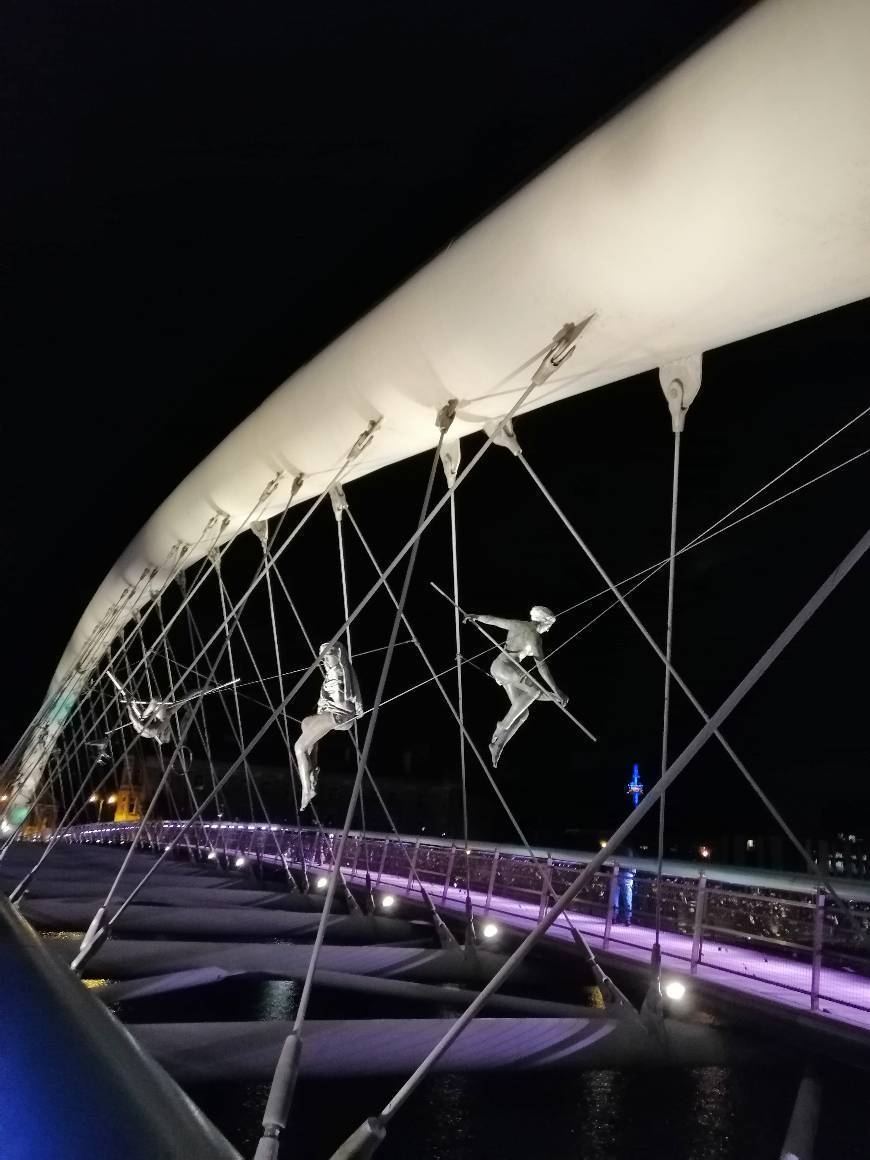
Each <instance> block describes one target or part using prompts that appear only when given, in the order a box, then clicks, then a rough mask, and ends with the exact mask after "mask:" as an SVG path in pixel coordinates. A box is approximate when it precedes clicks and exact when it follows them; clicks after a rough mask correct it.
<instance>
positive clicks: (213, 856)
mask: <svg viewBox="0 0 870 1160" xmlns="http://www.w3.org/2000/svg"><path fill="white" fill-rule="evenodd" d="M208 861H209V862H216V861H217V854H216V853H215V852H214V850H209V852H208Z"/></svg>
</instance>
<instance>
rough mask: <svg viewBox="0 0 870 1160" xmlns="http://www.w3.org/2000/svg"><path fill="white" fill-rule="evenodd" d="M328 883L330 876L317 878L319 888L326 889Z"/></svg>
mask: <svg viewBox="0 0 870 1160" xmlns="http://www.w3.org/2000/svg"><path fill="white" fill-rule="evenodd" d="M328 884H329V879H328V878H318V879H317V889H318V890H325V889H326V887H327V885H328Z"/></svg>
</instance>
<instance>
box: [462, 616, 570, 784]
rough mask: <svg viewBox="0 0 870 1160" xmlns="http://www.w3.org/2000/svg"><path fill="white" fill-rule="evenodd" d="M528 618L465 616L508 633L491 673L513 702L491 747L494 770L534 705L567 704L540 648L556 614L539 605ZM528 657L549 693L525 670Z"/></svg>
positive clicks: (499, 725)
mask: <svg viewBox="0 0 870 1160" xmlns="http://www.w3.org/2000/svg"><path fill="white" fill-rule="evenodd" d="M529 616H530V618H531V619H530V620H508V619H506V618H505V617H503V616H480V615H475V614H473V613H469V614H467V615H466V616H465V620H472V621H479V622H480V623H481V624H491V625H493V626H494V627H495V628H503V629H504V630H505V631H506V632H507V640H506V641H505V643H504V651H503V652H500V653H499V654H498V656H497V657H496V658H495V660H494V661H493V662H492V664H491V665H490V669H489V671H490V673H491V674H492V678H493V680H494V681H495V682H496V684H499V685H501V687H502V688H503V689H504V691H505V692H506V693H507V695H508V697H509V698H510V708H509V709H508V711H507V713H506V714H505V715H504V717H502V719H501V721H499V723H498V724H497V725H496V727H495V732H494V733H493V735H492V741H491V742H490V743H489V752H490V755H491V756H492V764H493V767H495V766H496V765H498V759H499V757H500V756H501V751H502V750H503V749H504V747H505V745H507V743H508V741H510V739H511V738H512V737H513V735H514V734H515V733H516V731H517V730H518V729H519V727H520V726H521V725H523V724H524V723H525V721H526V720H527V719H528V716H529V707H530V706H531V705H532V704H533V703H534V702H535V701H557V702H558V703H559V704H560V705H567V703H568V698H567V697H566V696H565V694H564V693H563V692H562V691H561V690H560V689H559V688H558V687H557V685H556V682H555V681H554V680H553V677H552V674H551V673H550V669H549V667H548V665H547V662H546V661H545V660H544V649H543V645H542V644H541V635H542V634H543V633H545V632H547V631H548V630H549V629H550V628H552V627H553V625H554V624H555V622H556V614H555V613H554V612H551V611H550V609H549V608H544V606H543V605H541V604H536V605H535V607H534V608H533V609H532V610H531V612H530V613H529ZM526 657H531V658H532V659H533V660H534V662H535V668H536V669H537V670H538V672H539V673H540V675H541V678H542V680H543V681H544V682H545V683H546V684H547V685H548V686H549V689H550V691H549V692H546V691H544V690H542V689H541V688H540V687H539V685H538V684H536V683H535V682H534V681H533V680H532V679H531V677H530V676H529V674H528V673H527V672H526V670H525V669H524V668H523V663H522V662H523V661H524V660H525V659H526Z"/></svg>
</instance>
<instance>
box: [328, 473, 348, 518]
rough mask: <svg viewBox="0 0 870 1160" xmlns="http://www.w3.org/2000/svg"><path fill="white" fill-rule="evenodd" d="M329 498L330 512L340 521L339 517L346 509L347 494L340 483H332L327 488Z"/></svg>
mask: <svg viewBox="0 0 870 1160" xmlns="http://www.w3.org/2000/svg"><path fill="white" fill-rule="evenodd" d="M329 499H330V502H331V504H332V514H333V515H334V516H335V518H336V521H337V522H338V523H341V517H342V516H343V515H344V513H345V512H346V511H348V510H349V509H348V503H347V496H346V495H345V493H344V488H343V487H342V486H341V484H340V483H334V484H333V485H332V487H331V488H330V489H329Z"/></svg>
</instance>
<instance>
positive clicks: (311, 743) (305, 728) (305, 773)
mask: <svg viewBox="0 0 870 1160" xmlns="http://www.w3.org/2000/svg"><path fill="white" fill-rule="evenodd" d="M334 724H335V723H334V722H333V720H332V717H331V716H330V715H329V714H328V713H317V714H316V715H315V716H313V717H306V718H305V719H304V720H303V722H302V732H301V733H300V734H299V740H298V741H297V742H296V744H295V746H294V747H293V750H294V753H295V754H296V765H297V768H298V769H299V780H300V782H301V783H302V801H301V802H300V804H299V808H300V809H303V810H304V809H305V807H306V806H307V805H308V804H309V803H310V802H311V799H312V798H313V797H314V794H315V792H316V787H315V785H314V780H313V767H312V764H311V754H312V752H313V750H314V748H315V746H316V745H317V742H318V741H320V740H321V738H323V737H325V736H326V735H327V733H330V732H331V731H332V729H333V728H334Z"/></svg>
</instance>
